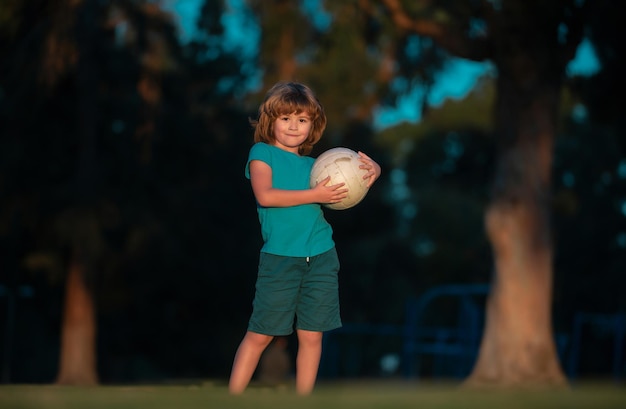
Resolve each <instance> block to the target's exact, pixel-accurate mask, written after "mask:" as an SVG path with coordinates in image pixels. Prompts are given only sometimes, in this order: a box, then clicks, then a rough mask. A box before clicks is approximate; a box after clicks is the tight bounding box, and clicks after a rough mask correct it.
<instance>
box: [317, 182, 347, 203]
mask: <svg viewBox="0 0 626 409" xmlns="http://www.w3.org/2000/svg"><path fill="white" fill-rule="evenodd" d="M328 182H330V176H328V177H326V178H325V179H323V180H321V181H320V182H318V183H317V185H315V187H314V188H313V191H314V192H315V197H316V198H317V203H339V202H341V201H342V200H343V199H345V198H346V197H348V189H346V188H344V187H343V186H344V185H345V183H343V182H342V183H337V184H336V185H330V186H326V184H327V183H328Z"/></svg>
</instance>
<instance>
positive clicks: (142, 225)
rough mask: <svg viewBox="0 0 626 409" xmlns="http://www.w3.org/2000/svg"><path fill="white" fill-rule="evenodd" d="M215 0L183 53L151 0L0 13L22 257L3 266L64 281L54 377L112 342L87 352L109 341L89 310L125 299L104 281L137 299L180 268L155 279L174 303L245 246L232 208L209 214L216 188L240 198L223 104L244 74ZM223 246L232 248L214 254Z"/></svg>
mask: <svg viewBox="0 0 626 409" xmlns="http://www.w3.org/2000/svg"><path fill="white" fill-rule="evenodd" d="M222 7H223V4H222V3H221V2H219V3H216V2H207V5H206V6H205V9H204V13H203V18H204V20H202V21H201V22H200V23H201V24H200V26H201V29H202V30H203V32H205V33H206V35H207V36H208V37H210V38H211V39H212V41H211V42H207V43H203V44H201V43H191V44H189V46H188V47H187V48H186V49H184V50H183V48H182V47H181V45H180V44H179V43H178V40H177V38H176V31H175V26H174V24H173V19H172V17H171V16H170V15H169V14H166V13H164V12H163V11H162V10H161V9H160V8H159V7H158V6H157V5H155V4H154V3H153V2H150V1H143V0H137V1H113V2H106V3H102V2H99V1H96V0H85V1H78V2H77V1H68V0H56V1H53V2H48V1H40V2H38V1H35V2H27V3H23V2H10V3H3V5H2V7H0V18H2V19H6V20H8V21H11V22H12V23H11V24H8V25H3V27H2V29H1V30H0V34H1V35H0V42H2V44H3V45H5V46H6V47H1V48H2V51H0V53H2V55H1V56H0V60H2V62H3V63H2V64H1V65H0V70H1V71H0V72H1V75H0V76H1V77H2V78H1V79H0V90H1V91H2V92H1V93H0V116H1V118H2V121H1V122H0V125H1V127H2V128H1V130H0V132H1V133H2V135H3V138H2V141H1V143H2V149H1V150H0V151H2V155H3V157H2V161H1V162H2V169H1V171H0V172H1V173H0V175H1V179H0V180H2V183H3V189H2V195H3V196H2V197H3V200H2V211H1V212H0V214H2V215H3V217H2V219H1V222H2V223H1V226H2V233H3V241H5V240H6V241H7V242H12V241H14V239H15V238H16V237H22V236H26V238H25V239H24V240H22V242H21V243H20V244H22V246H23V247H20V248H19V251H16V252H14V253H13V254H8V256H9V257H8V258H7V259H8V260H15V259H21V260H22V261H23V264H22V265H19V264H20V263H16V264H17V265H19V267H18V266H16V268H15V271H19V270H20V269H22V268H24V267H25V268H27V269H30V270H31V271H44V272H46V274H48V276H49V277H50V280H51V282H59V283H60V282H64V283H65V291H64V293H65V301H64V310H63V311H64V312H63V318H62V330H61V349H60V359H59V367H58V374H57V382H58V383H64V384H92V383H96V382H99V376H98V375H99V374H98V372H99V370H98V368H97V363H96V360H97V359H96V355H97V353H98V354H99V355H103V354H104V356H106V351H107V350H108V348H110V345H106V346H103V347H102V348H97V345H96V340H97V339H111V338H114V337H111V335H109V334H104V335H101V334H98V331H97V329H98V328H100V327H101V325H99V324H98V320H97V317H98V315H99V314H98V308H99V307H100V308H104V309H107V310H108V312H109V313H110V312H111V310H116V309H119V308H123V307H124V306H125V307H126V308H128V306H129V305H130V306H131V307H132V303H131V302H130V301H129V299H134V298H133V297H131V296H130V295H129V294H127V293H126V292H127V291H131V290H132V289H129V288H126V287H120V286H117V287H116V286H115V284H118V285H119V284H120V283H131V284H132V283H137V286H136V287H134V288H133V289H134V290H135V291H137V290H138V291H137V294H136V295H138V296H144V294H142V293H141V290H144V291H145V292H147V293H149V292H150V290H148V289H146V288H148V287H150V286H151V285H164V283H159V282H156V284H153V283H152V281H155V277H157V276H160V275H161V274H163V273H165V275H166V276H167V277H168V280H172V274H173V272H176V271H178V270H180V269H181V268H184V269H185V271H184V272H183V273H182V274H179V275H178V277H179V281H180V283H179V284H178V285H177V286H172V285H171V284H165V285H169V288H177V291H180V292H181V294H180V295H178V299H184V297H185V296H187V295H188V294H189V288H192V287H193V285H191V284H190V282H189V281H188V280H197V278H194V277H193V274H202V275H205V276H209V275H212V276H214V277H215V278H214V280H215V282H217V283H222V282H224V281H225V279H224V278H223V277H221V276H220V275H219V274H218V273H219V272H221V271H223V270H224V267H225V266H226V265H227V264H226V263H228V262H231V263H232V265H233V268H237V267H238V265H240V264H242V263H244V262H245V260H246V259H245V258H244V259H242V258H237V256H236V255H233V253H235V254H236V251H238V250H240V249H241V248H245V246H246V245H247V243H252V244H255V243H256V241H255V240H254V239H250V240H242V237H244V236H242V234H241V226H242V224H244V223H246V226H247V225H249V223H248V220H249V219H248V218H246V217H245V215H240V217H238V218H236V217H224V218H219V217H215V215H216V214H220V212H223V207H222V203H223V202H222V201H220V200H216V199H215V198H216V192H228V194H229V196H230V198H233V197H234V198H236V197H237V196H238V195H245V192H242V191H241V190H242V189H243V186H245V185H244V184H243V177H240V178H238V177H237V176H240V175H241V174H242V173H243V171H242V166H243V165H242V163H243V161H244V156H245V152H246V151H247V146H246V144H241V142H240V141H238V140H237V139H233V138H232V137H231V136H232V135H231V132H233V133H241V132H244V130H246V129H247V124H246V117H245V115H244V114H242V113H241V112H240V111H239V110H238V109H237V108H236V106H235V104H234V102H235V100H236V98H235V95H238V94H240V93H241V92H240V90H241V88H242V87H243V85H242V84H243V82H244V80H245V77H246V75H245V73H242V72H238V70H237V68H238V67H239V66H240V65H241V61H240V60H238V59H237V58H236V56H235V55H233V54H228V53H227V52H225V49H224V46H223V44H224V41H223V38H222V36H223V29H222V27H221V23H220V21H219V16H221V13H222ZM232 123H234V125H227V124H232ZM5 136H6V137H5ZM25 158H28V160H26V159H25ZM233 168H236V170H237V173H235V171H234V170H232V169H233ZM222 172H226V173H227V174H228V175H229V177H226V178H225V177H223V176H222ZM230 175H232V176H230ZM234 178H236V179H242V183H241V185H236V184H235V185H233V183H232V180H233V179H234ZM239 202H240V201H239V200H234V203H235V205H233V206H232V211H233V213H234V214H236V213H237V212H236V209H237V208H238V207H237V206H236V204H237V203H239ZM252 213H253V209H252V208H251V211H250V214H251V215H252ZM219 235H221V237H218V236H219ZM216 244H217V245H216ZM207 248H208V251H207ZM220 249H227V251H222V252H221V253H223V255H224V257H231V259H230V260H228V261H224V260H222V259H221V258H215V257H211V254H213V255H215V254H218V255H219V254H220ZM205 254H206V255H205ZM200 255H202V256H200ZM233 260H235V261H233ZM155 261H156V262H155ZM202 263H205V264H204V265H202ZM133 268H134V269H135V270H133ZM147 268H151V269H152V270H147ZM207 270H209V271H207ZM143 271H146V272H149V273H150V275H149V276H148V277H144V276H143ZM121 274H130V275H134V276H136V277H126V278H120V275H121ZM183 277H189V278H187V280H185V279H183ZM141 278H143V279H144V281H143V282H142V281H141ZM196 287H197V286H196ZM201 288H205V287H201ZM152 291H154V290H152ZM196 297H202V298H205V294H204V292H201V293H199V294H197V295H196ZM220 299H222V298H220V297H216V299H215V301H216V302H217V301H219V300H220ZM146 300H149V298H147V297H146V298H143V299H140V302H146ZM151 301H157V305H158V306H159V307H161V306H162V308H163V310H166V309H170V310H172V309H177V308H178V306H174V307H172V302H173V301H172V300H169V299H168V300H163V299H162V300H151ZM158 301H160V303H158ZM151 308H154V305H152V306H145V307H143V306H142V307H140V310H141V309H151ZM153 313H154V314H155V315H156V316H157V318H159V316H160V317H162V316H163V315H162V314H163V313H164V311H162V310H160V309H159V308H154V312H153ZM196 314H197V313H196ZM135 318H136V317H135ZM176 318H177V317H176V316H174V317H172V320H176ZM225 319H226V318H225ZM107 321H108V320H107V319H103V320H102V322H107ZM131 325H132V324H131ZM135 325H139V324H137V323H135ZM113 327H114V325H113ZM109 328H110V327H109ZM153 328H161V329H162V328H163V324H162V323H161V322H159V323H158V325H153ZM159 336H160V338H166V339H169V337H163V335H162V334H158V333H157V334H155V335H154V336H153V339H151V340H150V342H152V341H154V338H156V337H159ZM130 342H132V341H130ZM127 343H129V341H128V340H127ZM98 349H99V350H100V351H98ZM102 351H105V352H102ZM217 354H218V355H219V351H218V353H217ZM162 355H163V354H162ZM178 358H179V357H176V358H175V359H174V360H175V361H178ZM162 359H163V361H166V362H167V361H168V358H167V357H166V356H163V357H162ZM176 365H178V363H176Z"/></svg>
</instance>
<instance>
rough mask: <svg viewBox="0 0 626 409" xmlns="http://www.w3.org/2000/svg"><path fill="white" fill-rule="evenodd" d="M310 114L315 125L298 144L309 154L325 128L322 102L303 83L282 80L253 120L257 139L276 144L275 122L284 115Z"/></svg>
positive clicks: (299, 150) (266, 97)
mask: <svg viewBox="0 0 626 409" xmlns="http://www.w3.org/2000/svg"><path fill="white" fill-rule="evenodd" d="M302 112H305V113H307V114H308V115H309V116H310V117H311V121H312V126H311V131H310V132H309V136H308V137H307V139H306V140H305V141H304V142H303V143H302V145H300V146H299V147H298V153H299V154H300V155H308V154H309V153H311V150H312V149H313V145H315V144H316V143H317V142H319V140H320V139H321V138H322V133H323V132H324V129H326V114H325V113H324V108H323V107H322V104H320V102H319V101H318V99H317V97H315V94H313V91H312V90H311V89H310V88H309V87H307V86H306V85H304V84H300V83H297V82H279V83H277V84H276V85H274V86H273V87H272V88H270V90H269V91H267V94H266V95H265V99H264V100H263V103H262V104H261V106H260V107H259V118H258V119H257V120H253V119H251V120H250V124H251V125H252V126H253V127H254V142H265V143H267V144H270V145H273V144H274V142H275V140H276V138H275V136H274V122H276V119H277V118H278V117H280V116H282V115H289V114H292V113H295V114H300V113H302Z"/></svg>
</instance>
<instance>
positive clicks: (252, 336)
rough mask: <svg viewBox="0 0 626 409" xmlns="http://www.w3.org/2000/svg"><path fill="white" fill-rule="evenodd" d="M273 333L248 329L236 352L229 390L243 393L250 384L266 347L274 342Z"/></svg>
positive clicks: (232, 392)
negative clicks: (261, 332)
mask: <svg viewBox="0 0 626 409" xmlns="http://www.w3.org/2000/svg"><path fill="white" fill-rule="evenodd" d="M272 338H274V337H273V336H271V335H263V334H257V333H256V332H251V331H248V332H246V335H245V336H244V337H243V341H241V344H240V345H239V348H238V349H237V353H236V354H235V361H234V362H233V369H232V372H231V374H230V381H229V383H228V390H229V391H230V393H231V394H233V395H238V394H241V393H242V392H243V391H244V390H245V389H246V387H247V386H248V384H249V383H250V379H252V375H254V371H255V370H256V367H257V365H258V364H259V359H260V358H261V354H262V353H263V351H264V350H265V348H266V347H267V346H268V345H269V343H270V342H272Z"/></svg>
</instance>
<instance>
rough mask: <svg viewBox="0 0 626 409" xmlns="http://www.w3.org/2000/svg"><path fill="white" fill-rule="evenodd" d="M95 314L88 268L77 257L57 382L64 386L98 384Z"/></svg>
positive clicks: (72, 266) (67, 300)
mask: <svg viewBox="0 0 626 409" xmlns="http://www.w3.org/2000/svg"><path fill="white" fill-rule="evenodd" d="M95 317H96V313H95V308H94V303H93V297H92V294H91V291H89V289H88V288H87V286H86V284H85V279H84V267H83V265H82V264H80V263H79V262H78V261H76V260H73V261H72V263H71V264H70V269H69V274H68V277H67V282H66V288H65V307H64V311H63V323H62V328H61V356H60V362H59V373H58V375H57V380H56V383H58V384H63V385H94V384H97V383H98V375H97V372H96V322H95V321H96V320H95Z"/></svg>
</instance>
